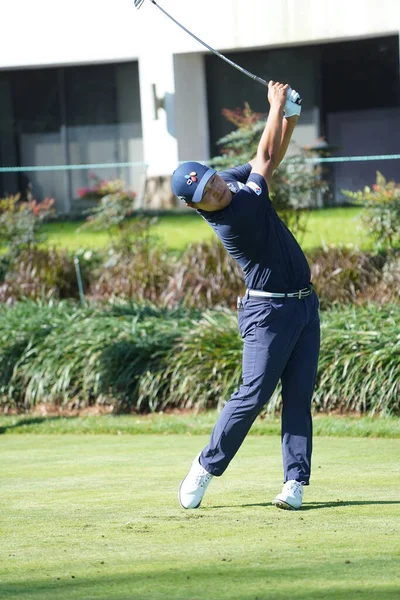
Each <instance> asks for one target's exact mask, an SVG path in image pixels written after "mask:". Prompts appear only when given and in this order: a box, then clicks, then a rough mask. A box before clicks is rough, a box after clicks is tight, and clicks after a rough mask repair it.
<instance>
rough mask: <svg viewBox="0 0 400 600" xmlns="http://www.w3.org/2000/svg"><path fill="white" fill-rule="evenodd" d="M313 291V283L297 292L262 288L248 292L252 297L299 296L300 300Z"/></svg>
mask: <svg viewBox="0 0 400 600" xmlns="http://www.w3.org/2000/svg"><path fill="white" fill-rule="evenodd" d="M312 292H313V289H312V287H311V285H310V286H308V287H306V288H303V289H302V290H298V291H297V292H289V293H288V294H284V293H280V292H264V291H262V290H247V294H248V295H249V296H250V298H252V297H254V298H298V299H299V300H301V299H302V298H307V296H311V294H312Z"/></svg>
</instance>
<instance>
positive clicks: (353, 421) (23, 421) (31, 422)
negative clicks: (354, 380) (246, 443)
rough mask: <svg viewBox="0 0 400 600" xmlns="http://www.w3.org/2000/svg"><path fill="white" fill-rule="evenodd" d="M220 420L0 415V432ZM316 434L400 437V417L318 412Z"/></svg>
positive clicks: (186, 426)
mask: <svg viewBox="0 0 400 600" xmlns="http://www.w3.org/2000/svg"><path fill="white" fill-rule="evenodd" d="M216 419H217V412H216V411H207V412H204V413H200V414H195V413H174V414H161V413H155V414H150V415H102V416H97V415H90V416H84V417H82V416H80V417H76V416H70V417H67V416H49V417H46V416H40V415H30V416H25V415H16V416H5V415H0V434H13V435H18V434H22V433H34V434H39V435H43V434H51V433H53V434H70V433H73V434H79V433H80V434H96V435H102V434H114V435H121V434H142V433H146V434H164V435H169V434H177V433H179V434H187V435H205V434H207V433H209V432H210V431H211V428H212V426H213V424H214V423H215V421H216ZM279 434H280V417H277V416H271V415H267V416H265V417H264V418H261V419H257V420H256V422H255V423H254V425H253V427H252V429H251V431H250V435H279ZM314 435H316V436H339V437H380V438H400V417H367V416H363V417H358V416H336V415H329V416H326V415H317V416H315V417H314Z"/></svg>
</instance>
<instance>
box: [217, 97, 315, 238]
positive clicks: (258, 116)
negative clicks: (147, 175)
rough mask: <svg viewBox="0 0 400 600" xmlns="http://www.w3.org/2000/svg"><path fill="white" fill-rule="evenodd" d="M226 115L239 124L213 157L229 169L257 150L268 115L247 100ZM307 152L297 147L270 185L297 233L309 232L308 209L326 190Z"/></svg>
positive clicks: (275, 200)
mask: <svg viewBox="0 0 400 600" xmlns="http://www.w3.org/2000/svg"><path fill="white" fill-rule="evenodd" d="M222 114H223V115H224V117H225V118H226V119H227V120H228V121H229V122H230V123H233V124H234V125H235V126H236V130H234V131H232V132H231V133H229V134H228V135H226V136H225V137H223V138H221V139H220V140H219V141H218V142H217V143H218V146H220V147H221V156H217V157H215V158H213V159H212V161H211V163H212V165H213V166H214V167H215V168H217V169H220V170H222V169H228V168H230V167H234V166H236V165H240V164H243V163H246V162H248V161H250V160H251V159H253V158H254V157H255V155H256V153H257V147H258V143H259V141H260V137H261V134H262V132H263V130H264V127H265V122H266V115H265V114H264V115H263V114H262V113H255V112H253V111H252V110H251V108H250V106H249V104H248V103H247V102H246V103H245V105H244V109H239V108H238V109H235V110H229V109H224V110H223V112H222ZM307 158H308V153H307V152H306V151H305V150H303V149H301V148H298V149H297V153H296V154H295V155H293V156H291V157H290V158H287V159H286V160H285V161H283V162H282V163H281V165H280V166H279V167H278V169H276V171H275V173H274V176H273V178H272V181H271V184H270V197H271V200H272V201H273V203H274V206H275V209H276V210H277V212H278V213H279V216H280V217H281V219H282V220H283V222H284V223H285V224H286V225H287V226H288V227H289V229H291V231H292V232H293V233H294V234H299V233H304V232H305V231H306V220H307V213H306V211H305V210H304V209H305V208H310V207H312V206H315V205H316V204H317V199H318V194H319V193H323V192H324V191H325V190H326V189H327V186H326V183H325V182H324V181H323V180H322V179H321V171H320V168H319V167H316V166H314V165H312V164H309V163H307Z"/></svg>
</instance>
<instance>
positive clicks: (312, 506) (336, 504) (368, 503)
mask: <svg viewBox="0 0 400 600" xmlns="http://www.w3.org/2000/svg"><path fill="white" fill-rule="evenodd" d="M389 504H394V505H396V504H400V500H349V501H347V500H337V501H336V502H309V503H308V504H303V506H302V507H301V512H304V511H305V510H317V509H319V508H338V507H340V506H379V505H389ZM256 506H261V507H263V506H264V507H265V508H267V507H272V506H273V504H272V502H258V503H254V504H236V505H230V506H223V505H220V506H210V507H206V510H214V509H215V508H251V507H256ZM203 510H204V509H203Z"/></svg>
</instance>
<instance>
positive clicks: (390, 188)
mask: <svg viewBox="0 0 400 600" xmlns="http://www.w3.org/2000/svg"><path fill="white" fill-rule="evenodd" d="M343 194H344V195H345V196H347V197H348V198H351V199H352V200H353V201H354V202H356V203H357V204H359V205H361V206H363V208H364V211H363V213H362V216H361V219H362V222H363V224H364V226H365V228H366V230H367V231H368V232H369V235H370V236H371V237H372V238H373V239H374V240H375V241H376V243H377V244H378V246H379V247H380V248H383V249H384V250H390V249H393V248H395V247H396V246H398V245H399V243H400V184H396V183H395V182H394V181H387V180H386V179H385V177H384V176H383V175H382V173H380V172H379V171H377V173H376V183H375V184H374V185H373V186H372V189H371V188H370V187H369V186H366V187H365V188H364V190H359V191H358V192H351V191H343Z"/></svg>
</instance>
